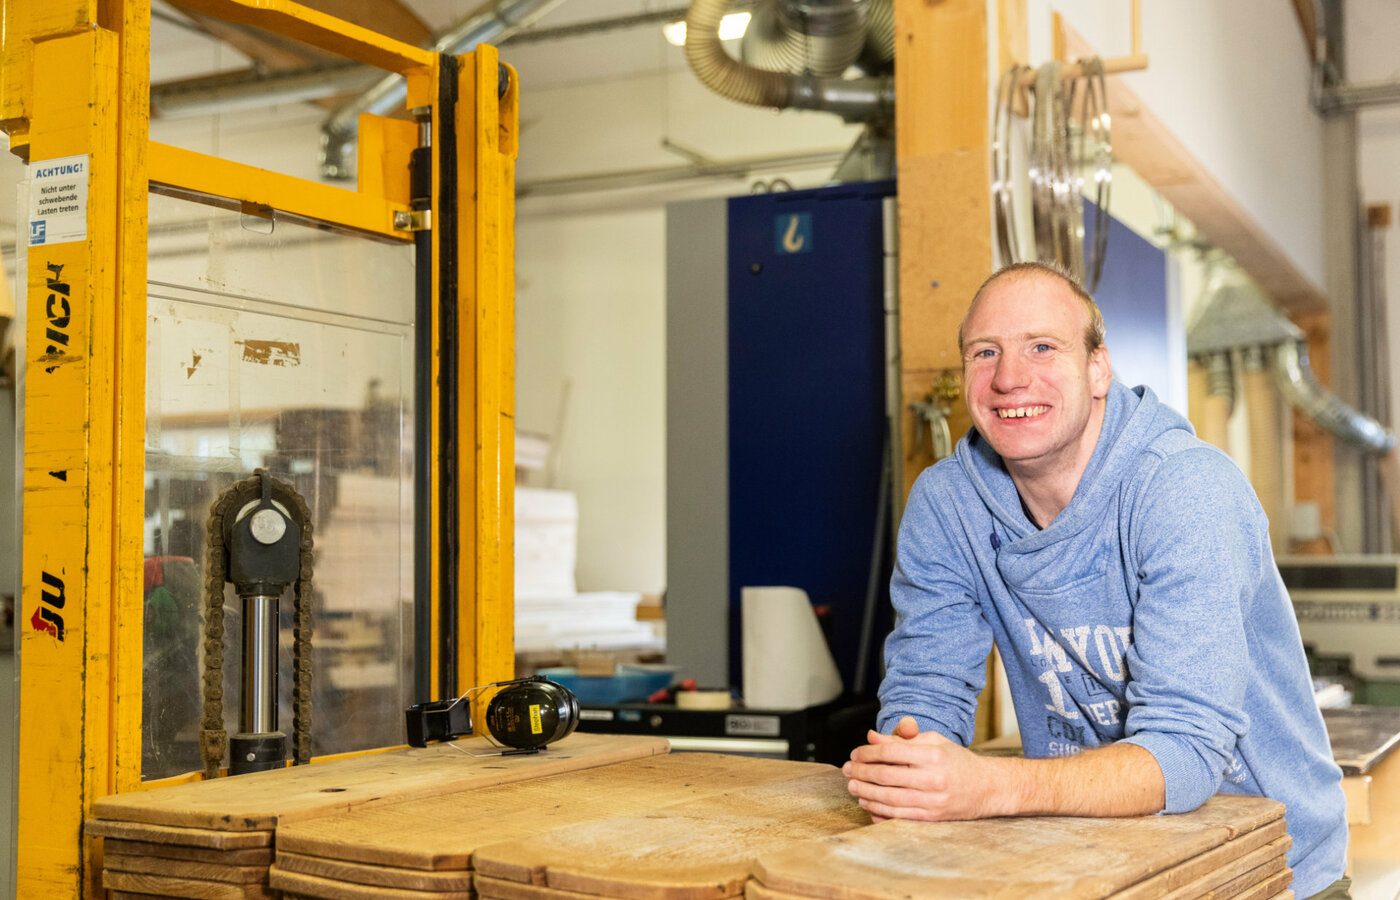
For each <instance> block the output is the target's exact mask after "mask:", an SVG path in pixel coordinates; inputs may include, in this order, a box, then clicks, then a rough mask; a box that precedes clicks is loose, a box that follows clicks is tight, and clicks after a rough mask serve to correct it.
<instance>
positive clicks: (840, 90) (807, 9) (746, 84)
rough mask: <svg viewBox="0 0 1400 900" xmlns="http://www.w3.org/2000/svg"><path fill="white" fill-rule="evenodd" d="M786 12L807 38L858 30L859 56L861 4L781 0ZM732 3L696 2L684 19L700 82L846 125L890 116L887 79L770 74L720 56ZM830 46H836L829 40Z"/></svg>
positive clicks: (858, 0) (752, 101)
mask: <svg viewBox="0 0 1400 900" xmlns="http://www.w3.org/2000/svg"><path fill="white" fill-rule="evenodd" d="M779 2H780V3H787V4H788V6H789V8H790V9H796V8H800V10H801V15H800V19H801V21H802V22H803V23H804V26H805V27H806V28H808V30H809V33H811V34H816V33H817V32H819V31H820V32H822V33H823V34H824V35H825V36H826V37H827V38H830V37H832V36H834V35H837V34H841V33H844V30H851V31H858V33H859V34H861V35H862V37H861V39H860V41H859V42H857V41H856V40H855V38H854V36H852V41H851V43H852V44H853V45H854V46H855V47H856V53H857V54H858V53H859V50H860V47H861V46H863V44H864V37H863V35H864V31H865V17H864V16H863V15H861V14H860V13H854V14H853V13H852V10H854V9H856V8H858V7H863V5H864V0H841V2H837V0H806V2H804V3H797V2H795V0H779ZM729 6H730V0H694V2H692V3H691V4H690V9H689V10H688V11H687V12H686V17H685V58H686V60H687V61H688V62H689V63H690V68H691V69H692V70H693V71H694V72H695V76H696V77H697V78H699V79H700V82H701V83H702V84H704V85H705V86H706V87H708V88H709V89H710V90H712V91H714V92H715V93H717V94H719V95H720V96H722V97H726V98H728V99H730V100H734V101H736V102H738V103H747V104H749V105H750V106H768V107H773V108H776V109H788V108H794V109H813V110H821V111H824V112H831V113H836V114H837V115H839V116H841V117H842V118H844V119H846V120H847V121H848V122H868V121H872V120H875V119H880V118H889V117H890V116H892V115H893V114H894V85H893V84H892V82H891V81H890V80H889V79H886V78H856V79H843V78H839V77H834V76H827V77H821V76H818V75H815V74H802V75H793V74H789V73H787V72H770V71H767V70H766V69H760V68H756V67H754V66H751V65H748V64H746V63H742V62H739V61H738V60H736V59H734V58H732V57H731V56H730V55H729V54H728V53H726V52H725V51H724V45H723V44H722V43H721V42H720V39H719V23H720V20H721V19H723V18H724V13H725V11H726V10H727V9H728V8H729ZM828 43H831V44H833V45H835V44H837V43H839V42H836V41H828Z"/></svg>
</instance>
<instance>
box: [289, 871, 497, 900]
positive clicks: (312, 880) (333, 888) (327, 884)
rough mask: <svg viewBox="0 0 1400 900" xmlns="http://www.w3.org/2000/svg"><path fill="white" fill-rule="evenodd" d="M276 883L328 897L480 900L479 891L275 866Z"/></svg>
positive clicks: (339, 899)
mask: <svg viewBox="0 0 1400 900" xmlns="http://www.w3.org/2000/svg"><path fill="white" fill-rule="evenodd" d="M271 875H272V882H271V883H272V887H273V888H275V889H277V890H279V891H285V892H288V893H297V894H306V895H307V896H310V897H320V898H324V900H476V892H475V891H410V890H402V889H397V888H386V887H377V886H373V885H366V884H350V883H348V882H344V881H336V880H335V879H333V878H317V877H316V876H315V875H303V874H301V873H299V872H287V871H283V870H279V869H278V868H276V867H275V866H274V867H273V868H272V870H271Z"/></svg>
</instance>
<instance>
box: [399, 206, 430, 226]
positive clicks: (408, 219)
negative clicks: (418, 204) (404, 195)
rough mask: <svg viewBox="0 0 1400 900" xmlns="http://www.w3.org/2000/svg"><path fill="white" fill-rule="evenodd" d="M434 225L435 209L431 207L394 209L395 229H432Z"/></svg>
mask: <svg viewBox="0 0 1400 900" xmlns="http://www.w3.org/2000/svg"><path fill="white" fill-rule="evenodd" d="M432 227H433V211H432V210H431V209H396V210H394V230H395V231H430V230H432Z"/></svg>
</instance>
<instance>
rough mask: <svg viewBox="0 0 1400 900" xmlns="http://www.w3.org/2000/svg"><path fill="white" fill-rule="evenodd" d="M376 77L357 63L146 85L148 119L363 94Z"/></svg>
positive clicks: (242, 73) (173, 117) (373, 72)
mask: <svg viewBox="0 0 1400 900" xmlns="http://www.w3.org/2000/svg"><path fill="white" fill-rule="evenodd" d="M376 77H377V74H376V72H375V71H374V70H373V69H371V68H369V67H368V66H363V65H360V64H359V63H342V64H339V65H332V66H307V67H305V68H300V69H292V70H286V71H282V72H278V73H277V74H276V75H268V74H265V73H263V72H261V71H257V70H253V71H248V72H240V73H238V74H235V75H228V76H218V77H216V78H196V79H191V80H188V81H170V82H166V83H164V84H153V85H151V115H153V116H155V117H157V118H161V119H184V118H189V117H191V116H208V115H217V114H219V113H226V112H232V111H234V110H240V109H259V108H263V107H268V106H275V105H278V104H282V103H305V102H309V101H313V100H321V99H324V98H326V97H334V96H336V95H338V94H349V93H352V92H356V91H362V90H364V89H365V88H366V87H368V86H369V85H370V84H371V83H372V82H373V81H374V80H375V79H376Z"/></svg>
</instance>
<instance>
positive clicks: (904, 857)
mask: <svg viewBox="0 0 1400 900" xmlns="http://www.w3.org/2000/svg"><path fill="white" fill-rule="evenodd" d="M1282 814H1283V806H1282V804H1279V803H1276V802H1274V801H1272V800H1266V799H1264V798H1262V797H1247V796H1243V795H1238V794H1219V795H1217V796H1215V797H1213V798H1212V799H1211V800H1209V801H1207V802H1206V803H1205V804H1204V805H1203V806H1201V807H1200V808H1199V809H1197V810H1195V811H1194V812H1190V813H1183V814H1181V815H1171V816H1143V817H1140V818H1124V819H1091V818H1078V819H1076V818H1062V817H1046V818H1021V819H988V820H984V821H979V822H911V821H907V820H891V821H887V822H882V823H880V824H878V825H873V826H871V827H869V828H862V829H859V830H857V831H852V832H849V833H847V834H843V835H837V836H834V837H828V838H822V839H819V840H814V841H808V842H806V843H803V844H800V845H798V846H793V847H789V848H786V849H785V850H782V851H779V852H776V853H767V854H764V855H762V856H760V857H759V859H758V862H757V865H756V867H755V876H756V877H757V878H758V879H759V881H761V882H762V883H763V884H764V885H765V886H767V887H769V888H773V889H775V890H779V891H785V892H788V893H794V894H803V895H806V896H809V897H827V898H835V897H841V898H857V897H859V898H870V900H884V898H895V897H907V896H916V895H922V896H929V895H938V894H939V893H940V892H942V893H944V894H956V895H959V896H963V897H966V898H979V897H986V898H990V897H998V898H1020V897H1037V898H1039V897H1105V896H1108V895H1110V894H1112V893H1113V892H1114V891H1118V890H1122V889H1123V888H1126V887H1129V886H1131V885H1134V884H1137V883H1138V882H1141V881H1143V880H1145V879H1146V878H1148V877H1150V876H1152V875H1154V874H1157V873H1159V872H1162V871H1164V870H1166V869H1168V868H1169V867H1171V866H1174V865H1177V864H1179V863H1182V862H1184V861H1186V860H1189V859H1191V858H1192V857H1195V856H1198V855H1199V854H1201V853H1204V852H1206V851H1208V850H1211V849H1212V848H1214V847H1218V846H1220V845H1221V844H1224V843H1225V842H1226V841H1228V840H1231V839H1233V838H1236V837H1238V836H1240V835H1241V834H1247V833H1249V832H1251V831H1254V830H1255V829H1257V828H1260V827H1262V826H1264V825H1267V824H1269V823H1270V822H1273V821H1275V820H1278V819H1279V818H1280V817H1281V816H1282Z"/></svg>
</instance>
